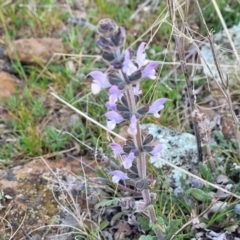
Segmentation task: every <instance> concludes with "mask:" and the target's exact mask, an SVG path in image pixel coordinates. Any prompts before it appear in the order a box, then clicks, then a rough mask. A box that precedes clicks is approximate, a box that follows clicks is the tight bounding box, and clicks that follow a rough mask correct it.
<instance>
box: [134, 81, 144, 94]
mask: <svg viewBox="0 0 240 240" xmlns="http://www.w3.org/2000/svg"><path fill="white" fill-rule="evenodd" d="M141 93H142V90H141V89H140V84H139V82H137V83H136V86H135V87H134V88H133V94H134V96H139V95H140V94H141Z"/></svg>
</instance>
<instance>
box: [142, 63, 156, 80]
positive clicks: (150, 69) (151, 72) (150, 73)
mask: <svg viewBox="0 0 240 240" xmlns="http://www.w3.org/2000/svg"><path fill="white" fill-rule="evenodd" d="M158 65H159V63H158V62H150V63H149V64H148V65H147V66H146V67H145V68H144V69H143V71H142V78H150V79H156V78H157V77H156V70H155V69H156V68H157V67H158Z"/></svg>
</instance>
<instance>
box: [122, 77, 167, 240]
mask: <svg viewBox="0 0 240 240" xmlns="http://www.w3.org/2000/svg"><path fill="white" fill-rule="evenodd" d="M123 76H124V74H123ZM125 96H126V99H127V102H128V106H129V109H130V111H131V112H135V111H136V107H137V106H136V101H135V97H134V94H133V87H132V85H131V84H129V85H127V89H126V91H125ZM133 140H134V143H135V146H136V147H137V148H138V149H139V150H140V154H139V156H138V158H137V169H138V175H139V178H140V179H145V178H146V177H147V163H146V162H147V161H146V154H145V153H144V152H143V151H142V134H141V127H140V123H139V121H138V122H137V134H136V135H134V136H133ZM142 196H143V200H144V202H145V203H146V204H147V205H148V216H149V219H150V221H151V222H152V223H156V222H157V218H156V213H155V210H154V207H153V205H152V204H151V198H150V191H149V190H148V189H143V190H142ZM154 232H155V234H156V236H157V238H158V239H159V240H163V239H164V236H163V234H162V233H161V231H160V230H157V229H154Z"/></svg>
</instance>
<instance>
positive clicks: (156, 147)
mask: <svg viewBox="0 0 240 240" xmlns="http://www.w3.org/2000/svg"><path fill="white" fill-rule="evenodd" d="M161 151H162V145H161V144H157V145H156V146H155V147H154V149H153V150H152V151H151V152H150V153H151V155H152V156H154V157H156V155H157V154H158V153H160V152H161Z"/></svg>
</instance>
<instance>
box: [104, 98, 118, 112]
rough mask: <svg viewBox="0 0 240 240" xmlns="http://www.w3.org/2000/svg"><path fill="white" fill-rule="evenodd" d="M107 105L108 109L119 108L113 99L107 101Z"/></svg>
mask: <svg viewBox="0 0 240 240" xmlns="http://www.w3.org/2000/svg"><path fill="white" fill-rule="evenodd" d="M105 106H106V108H107V109H108V110H110V111H116V110H117V108H116V103H114V102H112V101H111V100H109V101H107V102H106V103H105Z"/></svg>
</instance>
